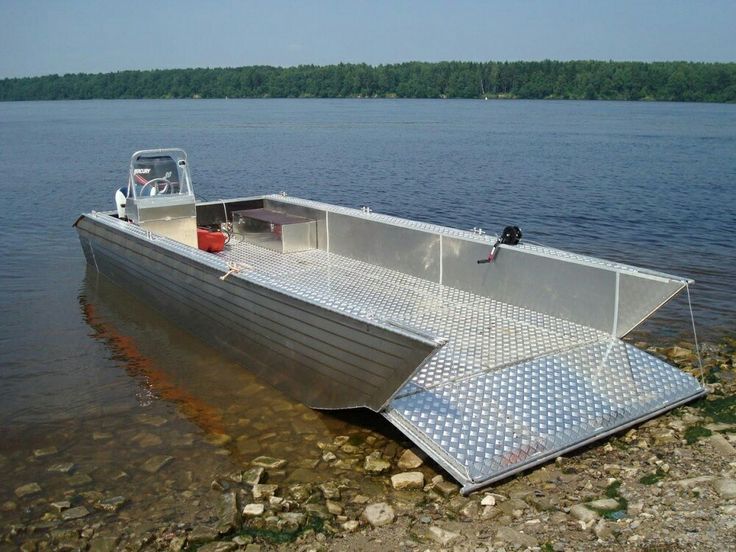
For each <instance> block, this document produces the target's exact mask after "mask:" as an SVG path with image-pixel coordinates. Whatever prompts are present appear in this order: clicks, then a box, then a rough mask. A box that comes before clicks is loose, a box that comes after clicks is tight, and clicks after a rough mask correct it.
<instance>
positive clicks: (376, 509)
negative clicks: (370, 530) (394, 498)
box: [362, 502, 396, 527]
mask: <svg viewBox="0 0 736 552" xmlns="http://www.w3.org/2000/svg"><path fill="white" fill-rule="evenodd" d="M362 517H363V519H364V520H365V521H367V522H368V523H370V524H371V525H372V526H373V527H381V526H382V525H388V524H390V523H393V521H394V519H395V518H396V514H394V509H393V508H392V507H391V506H390V505H388V504H386V503H385V502H376V503H375V504H369V505H368V506H366V507H365V510H363V516H362Z"/></svg>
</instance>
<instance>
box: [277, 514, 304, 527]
mask: <svg viewBox="0 0 736 552" xmlns="http://www.w3.org/2000/svg"><path fill="white" fill-rule="evenodd" d="M279 518H280V519H282V520H284V522H286V523H287V524H289V525H291V526H293V527H297V528H298V527H301V526H302V525H303V524H304V522H305V521H306V520H307V515H306V514H305V513H303V512H282V513H280V514H279Z"/></svg>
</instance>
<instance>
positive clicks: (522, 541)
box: [496, 527, 538, 548]
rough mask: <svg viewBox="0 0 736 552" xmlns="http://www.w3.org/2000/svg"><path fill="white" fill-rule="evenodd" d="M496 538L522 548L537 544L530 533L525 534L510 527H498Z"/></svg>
mask: <svg viewBox="0 0 736 552" xmlns="http://www.w3.org/2000/svg"><path fill="white" fill-rule="evenodd" d="M496 540H497V541H501V542H505V543H508V544H511V545H514V546H520V547H524V548H532V547H535V546H537V544H538V543H537V539H535V538H534V537H532V536H531V535H527V534H525V533H522V532H521V531H517V530H516V529H512V528H511V527H499V529H498V531H496Z"/></svg>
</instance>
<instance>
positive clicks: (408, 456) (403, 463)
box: [397, 449, 424, 470]
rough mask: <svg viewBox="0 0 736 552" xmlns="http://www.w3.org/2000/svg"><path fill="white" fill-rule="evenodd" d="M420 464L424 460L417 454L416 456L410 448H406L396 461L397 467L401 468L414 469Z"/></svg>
mask: <svg viewBox="0 0 736 552" xmlns="http://www.w3.org/2000/svg"><path fill="white" fill-rule="evenodd" d="M422 464H424V460H422V459H421V458H419V456H417V455H416V454H415V453H414V451H412V450H411V449H406V450H405V451H404V452H403V453H402V454H401V456H399V461H398V463H397V465H398V466H399V469H402V470H415V469H417V468H418V467H419V466H421V465H422Z"/></svg>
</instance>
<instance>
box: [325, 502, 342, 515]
mask: <svg viewBox="0 0 736 552" xmlns="http://www.w3.org/2000/svg"><path fill="white" fill-rule="evenodd" d="M325 505H326V506H327V511H328V512H329V513H331V514H332V515H333V516H339V515H342V512H343V509H342V506H341V505H340V503H339V502H335V501H334V500H327V501H326V503H325Z"/></svg>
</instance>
